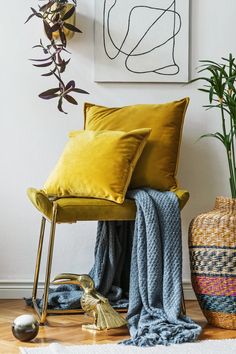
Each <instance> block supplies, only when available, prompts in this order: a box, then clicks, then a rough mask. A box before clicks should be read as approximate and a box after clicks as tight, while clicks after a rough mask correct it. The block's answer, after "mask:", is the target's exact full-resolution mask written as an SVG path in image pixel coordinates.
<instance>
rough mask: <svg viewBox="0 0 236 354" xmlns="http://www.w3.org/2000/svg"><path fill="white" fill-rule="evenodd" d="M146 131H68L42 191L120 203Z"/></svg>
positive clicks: (143, 144)
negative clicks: (58, 157)
mask: <svg viewBox="0 0 236 354" xmlns="http://www.w3.org/2000/svg"><path fill="white" fill-rule="evenodd" d="M150 131H151V129H149V128H146V129H136V130H132V131H130V132H122V131H88V130H87V131H84V130H81V131H74V132H71V133H70V134H69V141H68V142H67V144H66V146H65V148H64V151H63V153H62V155H61V157H60V159H59V161H58V162H57V164H56V166H55V168H54V169H53V171H52V172H51V174H50V175H49V177H48V179H47V181H46V183H45V184H44V187H43V191H44V192H45V193H46V194H47V195H49V196H56V197H61V196H66V197H67V196H75V197H93V198H101V199H107V200H111V201H113V202H116V203H120V204H122V203H123V202H124V199H125V194H126V191H127V189H128V186H129V183H130V180H131V177H132V173H133V170H134V168H135V165H136V163H137V161H138V159H139V157H140V155H141V153H142V151H143V148H144V146H145V144H146V141H147V138H148V136H149V134H150Z"/></svg>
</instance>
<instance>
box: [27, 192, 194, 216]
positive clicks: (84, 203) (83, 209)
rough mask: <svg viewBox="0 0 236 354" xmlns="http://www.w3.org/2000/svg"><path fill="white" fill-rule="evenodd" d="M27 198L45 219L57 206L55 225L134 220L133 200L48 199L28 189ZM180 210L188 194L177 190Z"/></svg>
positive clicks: (134, 206)
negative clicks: (89, 221) (119, 201)
mask: <svg viewBox="0 0 236 354" xmlns="http://www.w3.org/2000/svg"><path fill="white" fill-rule="evenodd" d="M27 194H28V197H29V199H30V201H31V202H32V204H33V205H34V206H35V208H37V209H38V210H39V212H40V213H41V214H43V215H44V216H45V217H46V218H47V219H49V220H51V219H52V209H53V204H55V203H56V204H57V223H72V222H76V221H86V220H134V219H135V215H136V205H135V202H134V200H133V199H128V198H126V199H125V201H124V203H123V204H117V203H114V202H111V201H109V200H103V199H95V198H69V197H66V198H53V199H51V198H48V196H47V195H46V194H45V193H44V192H43V191H42V190H38V189H35V188H28V190H27ZM175 195H176V196H177V198H178V201H179V206H180V209H182V208H183V207H184V206H185V204H186V203H187V201H188V199H189V192H188V191H186V190H182V189H177V190H176V191H175Z"/></svg>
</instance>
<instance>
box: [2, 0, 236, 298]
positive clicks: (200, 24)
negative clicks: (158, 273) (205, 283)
mask: <svg viewBox="0 0 236 354" xmlns="http://www.w3.org/2000/svg"><path fill="white" fill-rule="evenodd" d="M30 6H37V1H36V0H24V1H23V2H22V1H18V0H11V1H5V2H4V11H3V12H2V15H1V20H0V33H1V49H0V68H1V71H0V82H1V88H0V90H1V91H0V92H1V94H0V111H1V118H0V124H1V139H0V164H1V173H0V186H1V202H0V203H1V204H0V205H1V206H0V208H1V209H0V296H1V295H2V296H14V295H13V294H18V295H22V294H23V293H24V288H25V289H26V288H27V287H30V286H31V281H32V278H33V268H34V259H35V252H36V246H37V237H38V230H39V223H40V217H39V214H38V213H37V211H36V210H35V209H34V208H33V207H32V205H31V204H30V202H29V201H28V199H27V197H26V189H27V187H29V186H35V187H40V186H42V184H43V182H44V180H45V178H46V177H47V175H48V173H49V171H50V170H51V168H52V167H53V165H54V164H55V162H56V160H57V157H58V155H59V154H60V152H61V150H62V148H63V145H64V143H65V141H66V134H67V132H68V131H70V130H72V129H78V128H81V127H82V126H83V114H82V107H83V102H84V99H87V100H89V101H90V102H95V103H100V104H104V105H111V106H112V105H115V106H117V105H126V104H133V103H141V102H143V103H158V102H166V101H171V100H175V99H178V98H182V97H184V96H190V98H191V104H190V107H189V110H188V113H187V117H186V123H185V128H184V134H183V143H182V151H181V161H180V166H179V171H180V172H179V181H180V185H181V186H182V187H185V188H187V189H189V191H190V193H191V200H190V202H189V204H188V205H187V206H186V208H185V210H184V211H183V244H184V280H185V281H186V282H188V281H189V265H188V251H187V229H188V225H189V222H190V220H191V218H192V217H193V216H194V215H196V214H197V213H199V212H201V211H204V210H207V209H209V208H211V207H212V206H213V203H214V199H215V196H216V195H219V194H223V195H228V194H229V189H228V183H227V182H228V171H227V166H226V163H225V158H224V155H223V149H222V148H221V146H219V145H218V144H217V143H216V142H214V141H213V140H212V141H210V140H205V141H203V140H202V141H200V142H198V143H196V140H197V138H198V137H199V136H200V135H201V134H203V133H205V132H212V131H217V129H218V126H219V115H218V113H217V112H213V111H212V112H205V111H204V109H203V108H202V107H201V106H202V104H204V103H207V97H205V96H204V94H201V93H199V92H198V91H197V89H196V88H197V86H198V85H197V84H193V85H191V86H190V85H188V86H183V85H181V84H135V83H133V84H129V83H125V84H117V83H110V84H98V83H94V82H93V16H94V1H92V0H90V1H89V0H80V1H79V6H78V11H79V17H78V19H79V21H78V26H79V27H80V28H81V29H82V30H83V34H82V35H79V36H76V37H75V38H74V39H73V40H72V41H71V42H70V44H69V47H70V48H69V49H70V50H71V51H72V53H73V55H72V61H71V64H70V66H69V67H68V71H67V75H68V79H70V78H71V79H72V78H73V79H76V81H77V82H78V83H79V85H80V86H81V87H82V88H84V89H86V90H88V91H89V92H90V95H89V97H86V98H85V97H83V96H80V97H79V100H80V105H79V107H78V108H77V107H70V106H69V107H67V109H68V112H69V114H68V116H63V115H61V114H60V113H58V111H57V110H56V106H55V104H54V103H53V102H52V101H50V102H49V101H48V102H45V101H42V100H40V99H39V98H38V97H37V94H38V93H39V92H41V91H43V90H44V89H47V88H49V87H50V85H51V82H50V80H49V79H45V78H42V77H40V69H36V68H33V67H32V66H31V64H30V62H29V61H28V60H27V59H28V58H30V57H34V52H33V50H32V49H31V46H33V45H34V44H36V43H37V42H38V39H39V36H42V37H43V30H42V28H41V25H40V23H39V22H38V21H37V20H33V21H32V22H30V23H29V24H28V25H24V24H23V23H24V20H25V18H26V17H27V15H28V14H29V7H30ZM235 13H236V2H235V0H225V1H224V2H222V1H221V0H195V1H194V0H193V1H192V2H191V17H190V26H191V30H190V43H191V45H190V67H191V76H192V77H193V76H194V75H195V68H196V66H197V64H198V60H199V59H203V58H208V59H210V58H211V59H215V60H219V58H220V57H221V56H227V55H228V53H229V52H232V53H233V54H234V55H235V54H236V41H235ZM95 226H96V225H95V223H92V222H89V223H80V224H77V225H74V226H66V227H64V226H60V227H59V229H58V234H57V240H56V249H55V263H54V265H55V267H54V271H55V272H60V271H71V272H86V271H88V270H89V268H90V266H91V264H92V262H93V246H94V238H95ZM54 271H53V272H54ZM20 290H21V291H20Z"/></svg>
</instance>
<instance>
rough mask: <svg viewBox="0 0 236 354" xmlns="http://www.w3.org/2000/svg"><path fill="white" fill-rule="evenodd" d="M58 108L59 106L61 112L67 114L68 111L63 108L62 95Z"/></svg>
mask: <svg viewBox="0 0 236 354" xmlns="http://www.w3.org/2000/svg"><path fill="white" fill-rule="evenodd" d="M57 108H58V110H59V111H60V112H62V113H65V114H67V113H66V112H64V111H63V109H62V97H60V99H59V101H58V105H57Z"/></svg>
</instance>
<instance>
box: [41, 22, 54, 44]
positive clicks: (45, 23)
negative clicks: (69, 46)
mask: <svg viewBox="0 0 236 354" xmlns="http://www.w3.org/2000/svg"><path fill="white" fill-rule="evenodd" d="M43 24H44V29H45V32H46V35H47V37H48V39H49V40H50V41H51V40H52V32H51V27H50V25H49V24H48V22H47V21H43Z"/></svg>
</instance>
